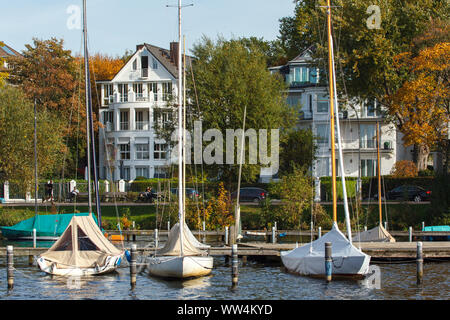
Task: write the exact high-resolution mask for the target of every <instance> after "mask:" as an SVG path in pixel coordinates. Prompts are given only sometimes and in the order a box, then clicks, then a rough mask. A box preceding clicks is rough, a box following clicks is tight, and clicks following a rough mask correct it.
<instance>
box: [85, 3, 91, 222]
mask: <svg viewBox="0 0 450 320" xmlns="http://www.w3.org/2000/svg"><path fill="white" fill-rule="evenodd" d="M83 39H84V81H85V95H86V97H85V99H86V158H87V180H88V206H89V214H92V190H91V149H90V145H91V138H90V132H89V131H90V130H89V127H90V125H89V106H88V100H89V87H88V77H89V68H87V65H88V63H89V59H88V56H87V22H86V0H83Z"/></svg>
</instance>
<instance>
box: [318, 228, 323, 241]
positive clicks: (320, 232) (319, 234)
mask: <svg viewBox="0 0 450 320" xmlns="http://www.w3.org/2000/svg"><path fill="white" fill-rule="evenodd" d="M321 236H322V227H319V230H318V231H317V238H320V237H321Z"/></svg>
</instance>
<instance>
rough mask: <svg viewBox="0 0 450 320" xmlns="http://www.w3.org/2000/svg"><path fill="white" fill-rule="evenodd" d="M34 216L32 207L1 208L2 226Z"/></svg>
mask: <svg viewBox="0 0 450 320" xmlns="http://www.w3.org/2000/svg"><path fill="white" fill-rule="evenodd" d="M33 216H34V211H32V210H30V209H5V208H1V209H0V226H2V227H10V226H13V225H15V224H17V223H19V222H20V221H23V220H26V219H29V218H31V217H33Z"/></svg>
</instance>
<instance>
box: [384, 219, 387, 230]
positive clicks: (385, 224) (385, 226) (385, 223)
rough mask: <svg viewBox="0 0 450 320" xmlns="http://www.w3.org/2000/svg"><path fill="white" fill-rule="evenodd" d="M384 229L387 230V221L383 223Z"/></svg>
mask: <svg viewBox="0 0 450 320" xmlns="http://www.w3.org/2000/svg"><path fill="white" fill-rule="evenodd" d="M384 228H385V229H386V230H387V221H385V222H384Z"/></svg>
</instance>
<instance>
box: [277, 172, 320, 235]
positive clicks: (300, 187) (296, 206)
mask: <svg viewBox="0 0 450 320" xmlns="http://www.w3.org/2000/svg"><path fill="white" fill-rule="evenodd" d="M270 193H271V194H278V195H279V196H280V199H281V200H282V202H281V204H280V205H279V206H276V207H275V208H273V210H274V211H276V212H277V214H276V216H277V218H278V221H280V222H279V224H280V227H281V226H282V225H283V226H284V227H285V228H300V226H301V222H302V221H303V220H304V219H303V218H304V217H303V214H305V212H307V210H308V209H310V208H311V203H312V199H313V185H312V181H311V177H310V176H308V174H307V170H306V169H305V168H302V167H300V166H295V167H294V168H293V171H292V173H289V174H286V175H284V176H283V177H282V178H281V181H280V182H278V183H274V184H272V186H271V189H270ZM308 217H310V215H309V216H308Z"/></svg>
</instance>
